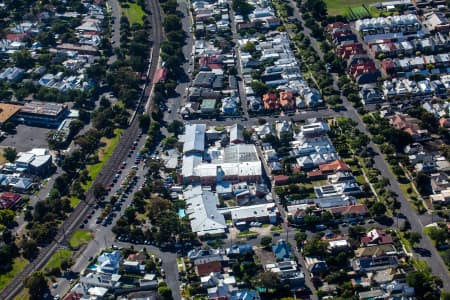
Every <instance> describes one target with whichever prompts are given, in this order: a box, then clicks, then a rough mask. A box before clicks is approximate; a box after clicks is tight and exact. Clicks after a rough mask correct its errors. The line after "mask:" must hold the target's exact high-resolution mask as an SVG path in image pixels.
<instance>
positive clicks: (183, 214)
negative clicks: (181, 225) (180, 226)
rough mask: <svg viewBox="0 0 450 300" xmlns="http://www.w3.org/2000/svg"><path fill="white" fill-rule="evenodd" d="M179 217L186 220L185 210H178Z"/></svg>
mask: <svg viewBox="0 0 450 300" xmlns="http://www.w3.org/2000/svg"><path fill="white" fill-rule="evenodd" d="M178 216H179V217H180V218H184V217H185V216H186V212H185V211H184V209H181V208H180V209H179V210H178Z"/></svg>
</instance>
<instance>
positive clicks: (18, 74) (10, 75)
mask: <svg viewBox="0 0 450 300" xmlns="http://www.w3.org/2000/svg"><path fill="white" fill-rule="evenodd" d="M24 74H25V70H23V69H21V68H17V67H8V68H6V69H5V70H4V71H3V72H2V73H0V80H5V81H9V82H11V83H17V82H19V81H20V80H21V79H22V78H23V76H24Z"/></svg>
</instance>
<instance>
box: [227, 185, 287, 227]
mask: <svg viewBox="0 0 450 300" xmlns="http://www.w3.org/2000/svg"><path fill="white" fill-rule="evenodd" d="M238 191H239V190H238ZM220 211H221V212H222V213H223V214H224V215H228V216H231V219H232V221H233V223H234V224H236V223H240V222H262V223H272V224H273V223H276V222H277V220H278V214H279V212H278V209H277V207H276V205H275V204H274V203H263V204H254V205H247V206H235V207H231V208H223V209H220Z"/></svg>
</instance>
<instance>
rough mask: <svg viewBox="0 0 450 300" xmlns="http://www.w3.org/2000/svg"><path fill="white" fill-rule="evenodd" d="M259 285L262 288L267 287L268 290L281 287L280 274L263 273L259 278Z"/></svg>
mask: <svg viewBox="0 0 450 300" xmlns="http://www.w3.org/2000/svg"><path fill="white" fill-rule="evenodd" d="M257 283H258V284H259V285H260V286H261V287H265V288H267V289H277V288H279V287H280V286H281V281H280V277H279V276H278V274H276V273H273V272H270V271H267V272H261V273H260V274H259V276H258V277H257Z"/></svg>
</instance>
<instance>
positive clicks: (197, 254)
mask: <svg viewBox="0 0 450 300" xmlns="http://www.w3.org/2000/svg"><path fill="white" fill-rule="evenodd" d="M187 257H188V258H189V259H190V260H191V261H192V262H193V263H194V264H195V265H200V264H204V263H207V262H213V261H218V262H222V261H226V260H227V257H226V256H224V255H223V253H222V252H221V251H219V250H218V249H193V250H191V251H189V252H188V254H187ZM218 272H219V271H218ZM209 273H211V272H209ZM209 273H207V274H209Z"/></svg>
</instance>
